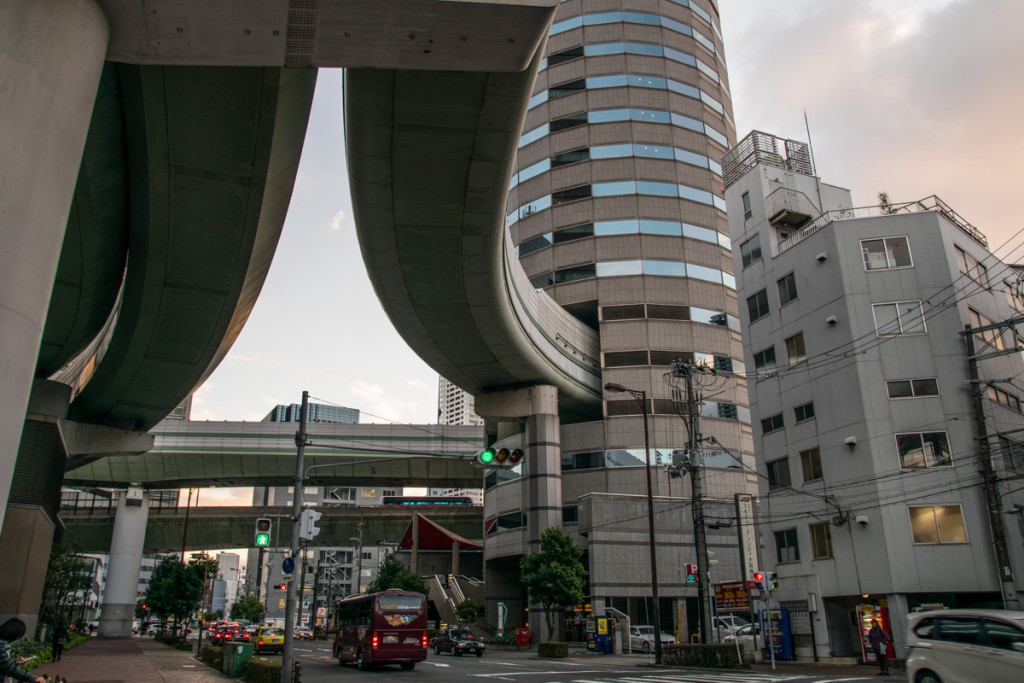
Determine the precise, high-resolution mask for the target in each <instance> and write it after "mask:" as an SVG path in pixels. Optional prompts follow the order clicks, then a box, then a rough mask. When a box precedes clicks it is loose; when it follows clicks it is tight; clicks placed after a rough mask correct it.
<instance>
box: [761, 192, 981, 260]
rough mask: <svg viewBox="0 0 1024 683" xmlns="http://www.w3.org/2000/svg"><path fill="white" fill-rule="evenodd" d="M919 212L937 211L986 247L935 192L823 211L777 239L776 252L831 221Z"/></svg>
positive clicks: (973, 228)
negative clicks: (914, 198) (900, 200)
mask: <svg viewBox="0 0 1024 683" xmlns="http://www.w3.org/2000/svg"><path fill="white" fill-rule="evenodd" d="M922 211H935V212H937V213H939V214H940V215H942V216H943V217H944V218H945V219H946V220H948V221H949V222H950V223H952V224H953V225H955V226H956V227H957V228H959V229H960V230H961V231H962V232H964V233H965V234H967V235H968V236H970V238H971V239H973V240H974V241H975V242H977V243H978V244H980V245H981V246H983V247H985V248H986V249H987V248H988V239H986V238H985V235H983V234H982V233H981V231H980V230H978V229H977V228H976V227H974V226H973V225H971V224H970V223H968V222H967V221H965V220H964V219H963V217H962V216H960V214H958V213H957V212H956V211H954V210H953V209H951V208H950V207H949V205H948V204H946V203H945V202H944V201H942V200H941V199H939V198H938V197H937V196H936V195H932V196H930V197H925V198H924V199H919V200H917V201H913V202H904V203H902V204H883V205H876V206H862V207H857V208H849V209H834V210H832V211H826V212H825V213H823V214H822V215H821V216H819V217H818V218H816V219H814V220H813V221H811V222H810V223H808V224H807V225H805V226H804V227H802V228H800V229H799V230H798V231H796V232H795V233H793V234H792V235H790V236H789V237H788V238H786V239H784V240H782V241H781V242H779V253H780V254H781V253H782V252H784V251H786V250H787V249H790V248H791V247H793V246H794V245H795V244H798V243H800V242H802V241H803V240H805V239H807V238H808V237H810V236H811V235H813V234H814V233H816V232H818V231H819V230H821V229H822V228H824V227H825V226H826V225H828V224H830V223H832V222H833V221H845V220H851V219H855V218H873V217H876V216H893V215H896V214H901V213H920V212H922Z"/></svg>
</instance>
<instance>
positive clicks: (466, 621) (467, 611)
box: [455, 598, 480, 626]
mask: <svg viewBox="0 0 1024 683" xmlns="http://www.w3.org/2000/svg"><path fill="white" fill-rule="evenodd" d="M455 614H456V615H457V616H458V617H459V623H460V624H462V625H463V626H470V625H472V624H475V623H476V622H477V620H478V619H479V618H480V607H479V606H478V605H477V604H476V603H475V602H473V600H471V599H470V598H466V599H465V600H463V601H462V602H460V603H459V604H457V605H456V606H455Z"/></svg>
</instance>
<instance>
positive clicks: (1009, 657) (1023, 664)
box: [907, 609, 1024, 683]
mask: <svg viewBox="0 0 1024 683" xmlns="http://www.w3.org/2000/svg"><path fill="white" fill-rule="evenodd" d="M907 622H908V623H907V680H908V681H910V682H911V683H971V682H973V681H985V682H986V683H1017V682H1018V681H1020V680H1021V671H1022V670H1024V612H1018V611H1010V610H983V609H978V610H968V609H957V610H939V611H934V612H918V613H916V614H911V615H909V616H908V617H907Z"/></svg>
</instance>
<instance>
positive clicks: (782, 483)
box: [765, 458, 793, 491]
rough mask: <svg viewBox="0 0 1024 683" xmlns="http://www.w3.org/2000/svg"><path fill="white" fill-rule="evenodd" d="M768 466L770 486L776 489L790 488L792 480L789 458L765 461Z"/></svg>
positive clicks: (771, 488)
mask: <svg viewBox="0 0 1024 683" xmlns="http://www.w3.org/2000/svg"><path fill="white" fill-rule="evenodd" d="M765 466H766V467H767V468H768V488H769V489H770V490H772V491H774V490H775V489H781V488H789V487H790V486H791V485H792V483H793V482H792V480H791V479H790V476H789V458H780V459H779V460H772V461H771V462H767V463H765Z"/></svg>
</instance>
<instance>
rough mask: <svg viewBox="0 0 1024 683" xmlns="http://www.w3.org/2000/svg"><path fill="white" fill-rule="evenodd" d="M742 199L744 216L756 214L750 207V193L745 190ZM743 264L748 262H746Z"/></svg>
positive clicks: (745, 217) (748, 216)
mask: <svg viewBox="0 0 1024 683" xmlns="http://www.w3.org/2000/svg"><path fill="white" fill-rule="evenodd" d="M741 199H742V200H743V218H744V219H747V218H750V217H751V216H753V215H754V212H753V211H752V210H751V209H750V193H749V192H744V193H743V196H742V197H741ZM743 265H747V264H745V263H744V264H743Z"/></svg>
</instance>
